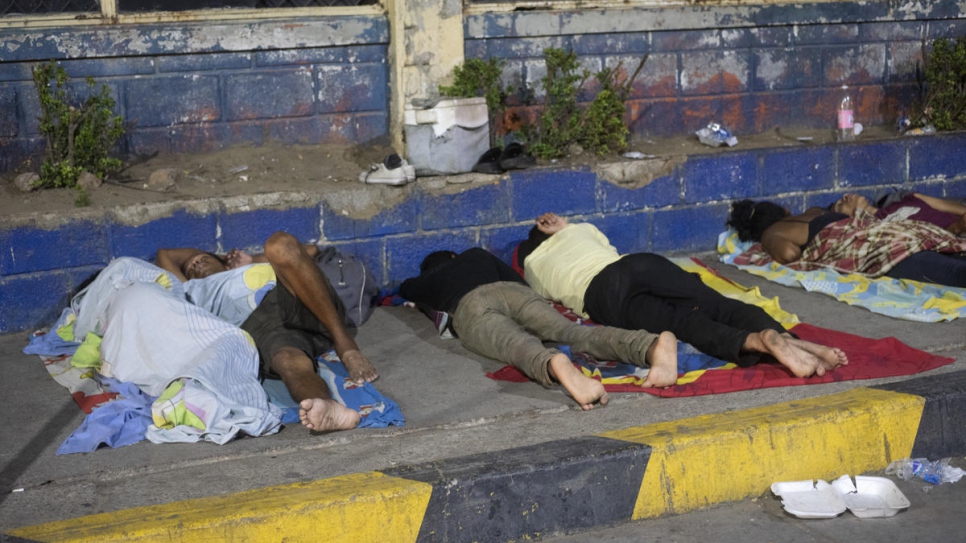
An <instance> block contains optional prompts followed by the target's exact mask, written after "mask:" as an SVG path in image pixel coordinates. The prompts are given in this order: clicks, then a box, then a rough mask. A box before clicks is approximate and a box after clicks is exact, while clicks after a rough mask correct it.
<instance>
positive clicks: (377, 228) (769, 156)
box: [0, 134, 966, 333]
mask: <svg viewBox="0 0 966 543" xmlns="http://www.w3.org/2000/svg"><path fill="white" fill-rule="evenodd" d="M963 148H966V134H950V135H942V136H931V137H923V138H919V139H916V138H906V139H896V140H888V141H880V142H856V143H850V144H838V145H836V144H831V145H825V146H805V145H802V146H798V147H782V148H774V149H757V150H751V151H748V150H739V149H738V148H736V149H733V150H728V151H725V152H721V153H714V154H705V155H696V156H691V157H685V158H681V159H680V160H676V161H672V162H670V163H669V164H670V167H668V168H666V169H663V170H660V169H659V170H658V171H662V172H664V173H660V174H658V175H657V176H656V177H654V178H653V179H652V180H651V181H650V182H647V183H643V182H640V181H639V180H638V183H636V184H635V185H636V186H638V188H631V187H630V186H629V185H624V184H615V183H612V182H610V181H607V180H605V178H604V177H603V176H604V175H605V174H602V173H596V172H595V171H591V170H590V169H588V168H583V169H575V170H565V169H554V168H547V169H535V170H528V171H518V172H513V173H512V174H509V175H506V176H503V177H499V178H496V177H494V178H492V179H486V178H484V179H482V180H480V181H478V182H474V183H470V184H451V185H447V186H446V187H445V188H439V185H440V180H441V179H442V178H429V179H425V180H421V181H420V182H418V183H415V184H411V185H407V186H404V187H376V186H364V185H361V184H360V185H359V186H358V187H356V188H353V189H348V190H346V191H342V192H337V193H328V194H287V195H286V194H279V195H259V196H257V197H233V198H226V199H224V200H206V201H198V202H190V201H189V202H181V203H169V204H158V205H148V206H145V205H141V206H131V207H130V208H124V209H115V210H111V211H109V212H106V213H103V214H101V215H94V213H96V212H92V211H78V212H77V216H76V217H74V218H70V217H57V218H55V219H56V222H54V223H51V224H38V223H37V222H36V219H31V220H27V219H23V220H18V219H17V218H15V217H14V218H4V219H0V247H4V248H5V249H4V251H0V333H8V332H14V331H19V330H24V329H30V328H35V327H38V326H42V325H47V324H50V323H51V322H52V321H53V320H54V319H55V318H56V316H57V315H58V314H59V312H60V310H61V308H63V307H65V306H66V304H67V303H68V299H69V296H70V294H71V293H72V292H74V291H75V290H76V288H77V286H78V285H79V284H80V283H81V282H82V281H84V280H85V279H87V278H89V277H90V276H91V275H92V274H93V273H94V272H95V271H97V270H98V269H100V268H101V267H103V265H104V264H106V263H107V262H108V261H109V260H110V259H111V258H114V257H118V256H136V257H140V258H144V259H149V260H150V259H152V258H153V256H154V254H155V252H156V250H157V249H158V248H160V247H172V246H178V247H183V246H196V247H199V248H201V249H205V250H211V251H226V250H228V249H231V248H234V247H240V248H248V249H257V248H258V247H259V246H260V244H261V243H262V242H263V241H264V240H265V239H266V238H267V237H268V236H269V235H270V234H271V233H272V232H274V231H276V230H279V229H281V230H285V231H287V232H289V233H291V234H293V235H295V236H296V237H298V238H300V239H302V240H304V241H319V242H320V243H322V244H333V245H336V246H339V247H340V248H342V250H344V251H346V252H350V253H353V254H356V255H358V256H359V257H360V258H361V259H362V260H364V261H365V262H366V263H368V264H369V265H370V266H371V267H372V269H373V271H374V273H375V275H376V277H377V279H378V280H379V281H380V283H382V284H383V285H385V286H394V285H397V284H398V283H399V282H401V281H402V280H403V279H405V278H406V277H409V276H412V275H415V274H416V273H417V272H418V266H419V262H420V261H421V260H422V258H423V257H424V256H425V255H426V254H427V253H429V252H431V251H434V250H439V249H444V248H446V249H452V250H456V251H460V250H463V249H467V248H469V247H475V246H482V247H484V248H486V249H488V250H490V251H492V252H494V253H495V254H497V255H498V256H500V257H501V258H503V259H504V260H506V261H508V262H509V259H510V256H511V254H512V252H513V248H514V246H515V245H516V244H517V243H519V241H521V240H522V239H524V238H525V237H526V235H527V231H528V230H529V229H530V227H531V225H532V222H533V219H534V218H535V217H536V216H537V215H539V214H540V213H543V212H546V211H555V212H557V213H560V214H563V215H567V216H571V217H575V218H576V220H581V221H589V222H592V223H594V224H595V225H597V226H598V227H599V228H600V229H601V230H602V231H603V232H604V233H605V234H606V235H607V236H608V237H609V238H610V240H611V242H612V243H613V244H614V246H615V247H617V249H618V250H619V251H621V252H633V251H652V252H659V253H692V254H693V253H695V252H704V251H711V250H714V247H715V241H716V238H717V235H718V234H719V233H720V232H721V231H723V230H724V223H725V220H726V218H727V215H728V211H729V204H730V202H731V201H733V200H735V199H740V198H752V199H768V200H772V201H775V202H778V203H781V204H782V205H785V206H787V207H789V208H790V209H791V210H792V211H793V212H800V211H803V210H804V209H805V208H807V207H810V206H814V205H819V206H825V205H828V204H829V203H831V202H832V201H834V200H835V199H836V198H838V196H839V195H841V194H842V193H844V192H859V193H861V194H864V195H866V196H869V197H872V196H874V195H875V194H876V193H878V192H881V191H882V190H884V189H886V188H889V187H896V186H899V187H902V188H906V189H915V190H919V191H921V192H924V193H927V194H930V195H934V196H939V197H951V198H962V197H963V196H964V195H966V158H964V154H963V153H962V152H961V151H962V149H963ZM629 164H635V163H629ZM638 164H639V163H638ZM374 204H379V205H374ZM374 209H375V210H376V211H375V212H373V210H374ZM145 217H148V218H147V219H146V218H145Z"/></svg>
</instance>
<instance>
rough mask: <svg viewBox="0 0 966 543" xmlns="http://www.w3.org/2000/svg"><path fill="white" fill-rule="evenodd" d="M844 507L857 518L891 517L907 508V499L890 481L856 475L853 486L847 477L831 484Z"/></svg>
mask: <svg viewBox="0 0 966 543" xmlns="http://www.w3.org/2000/svg"><path fill="white" fill-rule="evenodd" d="M832 487H833V488H835V490H836V492H837V493H838V494H839V496H841V498H842V501H843V502H845V506H846V507H848V508H849V511H851V512H852V514H853V515H855V516H857V517H859V518H877V517H880V518H881V517H891V516H893V515H895V514H896V513H898V512H899V511H900V510H902V509H905V508H907V507H909V505H910V504H909V499H908V498H906V495H905V494H903V493H902V491H901V490H899V487H897V486H896V484H895V483H894V482H892V480H891V479H886V478H885V477H870V476H866V475H857V476H856V477H855V484H853V483H852V478H851V477H849V476H848V475H843V476H841V477H839V478H838V479H836V480H835V481H833V482H832Z"/></svg>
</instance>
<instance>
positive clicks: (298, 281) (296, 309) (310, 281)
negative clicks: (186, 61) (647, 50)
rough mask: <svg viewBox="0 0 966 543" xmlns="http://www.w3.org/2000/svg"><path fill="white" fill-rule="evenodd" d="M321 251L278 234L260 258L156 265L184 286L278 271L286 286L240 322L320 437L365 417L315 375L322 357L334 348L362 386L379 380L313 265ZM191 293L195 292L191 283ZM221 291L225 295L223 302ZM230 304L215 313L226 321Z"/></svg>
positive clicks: (196, 256)
mask: <svg viewBox="0 0 966 543" xmlns="http://www.w3.org/2000/svg"><path fill="white" fill-rule="evenodd" d="M317 252H318V248H317V247H315V246H314V245H303V244H301V243H299V242H298V241H297V240H296V239H295V238H294V237H293V236H291V235H290V234H287V233H285V232H276V233H275V234H273V235H272V236H271V237H269V238H268V241H266V242H265V252H264V253H263V254H261V255H255V256H250V255H248V254H246V253H244V252H242V251H237V250H233V251H231V252H230V253H229V254H228V255H226V257H224V258H223V257H219V256H217V255H213V254H211V253H206V252H204V251H200V250H198V249H159V250H158V255H157V265H158V266H159V267H161V268H164V269H165V270H167V271H169V272H171V273H172V274H174V275H175V276H176V277H177V278H178V279H180V280H181V281H182V282H189V280H193V279H204V278H207V277H209V276H212V275H215V274H221V273H225V272H228V271H230V270H234V269H240V268H242V267H244V266H247V265H249V264H252V263H256V264H257V263H268V264H269V265H271V269H272V270H273V271H274V275H275V277H276V278H277V281H278V283H280V286H281V287H282V288H278V286H276V287H275V288H272V289H271V290H269V291H268V292H267V293H265V295H264V298H263V299H262V300H261V302H260V303H259V304H258V306H257V307H255V308H254V309H253V310H252V309H251V308H246V309H247V310H249V311H250V314H249V315H247V316H245V315H244V311H245V310H242V312H241V314H242V317H241V318H240V319H234V320H241V322H240V323H239V322H236V324H240V325H241V327H242V329H244V330H245V331H246V332H248V333H249V334H250V335H251V336H252V338H253V339H254V340H255V345H256V346H257V348H258V350H259V354H260V355H261V358H262V363H263V366H264V369H265V370H266V372H268V373H274V374H277V375H278V376H279V377H280V378H281V379H282V382H284V383H285V387H286V388H287V389H288V391H289V393H290V394H291V395H292V398H293V399H294V400H295V401H297V402H299V418H300V419H301V422H302V424H303V425H304V426H305V427H306V428H308V429H309V430H312V431H316V432H330V431H336V430H349V429H352V428H355V427H356V426H358V425H359V420H360V417H359V413H357V412H356V411H355V410H352V409H349V408H347V407H345V406H344V405H342V404H340V403H339V402H337V401H335V400H333V399H332V395H331V393H330V391H329V388H328V386H327V385H326V383H325V381H324V380H323V379H322V378H321V377H320V376H319V375H318V373H317V371H316V366H315V356H317V355H318V354H321V352H322V351H324V350H325V349H326V348H327V346H328V345H331V347H332V348H334V349H335V352H336V354H337V355H338V356H339V359H340V360H341V361H342V363H343V364H344V365H345V367H346V369H348V371H349V375H350V377H351V378H352V379H353V380H355V381H356V382H357V383H360V384H361V383H363V382H367V381H368V382H371V381H374V380H375V379H376V378H378V377H379V374H378V373H377V372H376V369H375V367H374V366H373V365H372V362H370V361H369V359H368V358H367V357H366V356H365V355H364V354H362V352H360V351H359V347H358V346H357V345H356V343H355V340H354V339H353V338H352V336H351V335H350V333H349V330H348V329H347V328H346V325H345V323H344V320H343V316H344V312H345V308H344V307H342V302H341V300H340V299H339V298H338V296H337V295H336V294H335V291H334V290H333V289H332V287H331V285H330V284H329V282H328V280H327V279H326V277H325V276H324V275H323V274H322V272H321V271H320V270H319V268H318V266H316V264H315V261H314V259H313V256H314V254H316V253H317ZM245 273H247V271H246V272H245ZM185 287H186V290H189V285H188V284H186V285H185ZM221 292H222V291H221V290H220V289H219V290H218V293H219V294H218V295H219V296H220V295H221ZM252 296H253V293H252V292H250V291H247V292H244V293H243V295H242V296H239V298H243V299H245V300H248V299H250V298H251V297H252ZM196 298H201V296H197V297H196ZM200 301H201V300H196V303H199V302H200ZM224 302H225V301H224V300H218V301H215V302H214V303H213V304H212V306H211V307H208V309H210V310H212V312H213V313H215V314H216V315H219V316H223V315H222V314H219V309H220V308H222V307H225V306H226V305H231V304H225V303H224ZM238 305H239V304H234V305H233V307H235V308H237V307H238ZM236 313H237V312H236ZM226 320H229V321H231V320H233V319H226Z"/></svg>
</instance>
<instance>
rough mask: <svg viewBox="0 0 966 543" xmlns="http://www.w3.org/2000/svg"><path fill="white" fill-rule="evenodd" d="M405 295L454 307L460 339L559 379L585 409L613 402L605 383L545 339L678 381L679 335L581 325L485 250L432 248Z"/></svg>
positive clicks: (439, 307) (657, 380)
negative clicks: (587, 373) (554, 306)
mask: <svg viewBox="0 0 966 543" xmlns="http://www.w3.org/2000/svg"><path fill="white" fill-rule="evenodd" d="M399 294H400V295H401V296H402V297H404V298H406V299H408V300H410V301H412V302H415V303H416V304H417V305H419V306H420V307H423V308H429V309H433V310H436V311H442V312H446V313H448V314H449V315H450V316H451V317H452V324H453V329H454V330H455V331H456V334H457V337H459V339H460V343H462V344H463V346H464V347H466V348H467V349H469V350H470V351H473V352H475V353H477V354H480V355H482V356H487V357H490V358H494V359H496V360H499V361H501V362H504V363H506V364H511V365H513V366H514V367H516V368H517V369H519V370H520V371H522V372H523V373H524V374H526V375H527V377H530V378H531V379H533V380H535V381H537V382H538V383H540V384H542V385H544V386H550V385H552V384H554V383H559V384H560V385H562V386H563V387H564V389H566V390H567V392H568V393H570V395H571V397H573V399H574V400H575V401H576V402H577V403H578V404H579V405H580V407H581V409H583V410H585V411H588V410H590V409H593V408H594V406H595V405H596V404H599V405H606V404H607V392H605V391H604V386H603V385H602V384H601V383H600V381H597V380H596V379H591V378H589V377H586V376H584V374H583V373H582V372H581V371H580V370H579V369H577V368H576V367H575V366H574V364H573V362H571V360H570V358H569V357H568V356H567V355H566V354H564V353H562V352H560V351H559V350H558V349H556V348H552V347H545V346H544V344H543V342H544V341H553V342H557V343H561V344H567V345H570V346H571V347H572V348H573V349H574V350H576V351H581V352H586V353H588V354H590V355H592V356H595V357H598V358H602V359H605V360H625V361H627V362H630V363H632V364H634V365H637V366H640V367H648V368H650V370H649V372H648V375H647V379H646V380H645V382H644V385H643V386H644V387H651V386H658V387H666V386H670V385H672V384H674V382H675V381H676V380H677V376H678V374H677V367H678V359H677V339H675V337H674V334H672V333H670V332H665V333H663V334H660V335H657V334H652V333H650V332H646V331H643V330H633V331H631V330H620V329H617V328H610V327H607V326H583V325H580V324H577V323H575V322H573V321H571V320H570V319H567V318H566V317H564V316H563V315H561V314H560V313H558V312H557V311H556V310H555V309H553V308H552V307H551V306H550V304H548V303H547V301H546V300H544V299H543V298H541V297H540V296H538V295H537V293H535V292H533V290H532V289H530V288H529V287H528V286H527V285H526V283H525V282H524V281H523V278H521V277H520V274H518V273H517V272H515V271H514V270H513V269H512V268H510V266H508V265H506V264H505V263H504V262H503V261H501V260H500V259H498V258H497V257H495V256H493V255H492V254H490V253H489V252H487V251H486V250H484V249H480V248H474V249H469V250H467V251H464V252H462V253H460V254H456V253H454V252H452V251H437V252H434V253H430V254H429V255H428V256H427V257H426V258H425V259H423V262H422V264H421V265H420V273H419V276H417V277H412V278H409V279H406V280H405V281H403V283H402V285H401V286H400V287H399Z"/></svg>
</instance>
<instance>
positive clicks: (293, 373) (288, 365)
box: [271, 348, 359, 432]
mask: <svg viewBox="0 0 966 543" xmlns="http://www.w3.org/2000/svg"><path fill="white" fill-rule="evenodd" d="M271 364H272V369H273V370H275V372H276V373H278V374H279V376H281V378H282V382H283V383H285V388H287V389H288V392H289V394H291V395H292V398H293V399H294V400H295V401H297V402H299V419H300V420H301V421H302V425H303V426H305V427H306V428H308V429H309V430H312V431H314V432H334V431H338V430H351V429H353V428H355V427H356V426H358V425H359V413H358V412H357V411H355V410H354V409H349V408H348V407H346V406H344V405H342V404H341V403H339V402H337V401H335V400H333V399H332V395H331V394H330V393H329V387H328V386H327V385H326V384H325V381H323V380H322V378H321V377H319V374H317V373H316V372H315V371H314V368H313V366H312V360H311V359H309V357H308V355H306V354H305V353H303V352H302V351H300V350H298V349H292V348H288V349H282V350H281V351H279V352H277V353H275V355H274V356H273V357H272V362H271Z"/></svg>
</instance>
